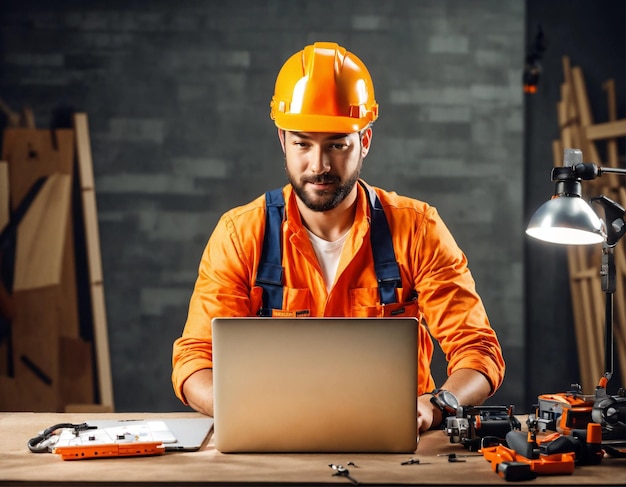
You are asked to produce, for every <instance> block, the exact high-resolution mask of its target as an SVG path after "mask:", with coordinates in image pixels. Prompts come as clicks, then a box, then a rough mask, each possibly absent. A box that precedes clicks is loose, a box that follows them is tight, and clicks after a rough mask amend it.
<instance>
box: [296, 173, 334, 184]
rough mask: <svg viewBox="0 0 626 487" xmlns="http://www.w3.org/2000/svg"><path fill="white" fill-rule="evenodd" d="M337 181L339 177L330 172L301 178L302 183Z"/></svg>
mask: <svg viewBox="0 0 626 487" xmlns="http://www.w3.org/2000/svg"><path fill="white" fill-rule="evenodd" d="M339 181H340V178H339V177H338V176H335V175H332V174H320V175H319V176H311V177H308V178H302V182H303V183H311V184H328V183H337V182H339Z"/></svg>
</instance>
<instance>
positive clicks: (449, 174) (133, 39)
mask: <svg viewBox="0 0 626 487" xmlns="http://www.w3.org/2000/svg"><path fill="white" fill-rule="evenodd" d="M524 30H525V26H524V2H522V1H520V0H504V1H503V0H473V1H467V0H387V1H385V2H380V1H375V0H361V1H353V0H337V1H335V2H332V3H331V2H324V1H320V0H318V1H309V0H299V1H295V0H291V1H290V0H268V1H261V0H257V1H254V0H231V1H228V2H223V1H211V0H206V1H201V0H193V1H181V2H172V1H167V0H153V1H151V2H139V1H116V0H107V1H100V0H92V1H89V2H76V1H71V0H56V1H54V2H43V1H39V2H37V1H31V2H21V1H16V0H10V1H8V2H5V3H4V7H2V10H1V12H0V42H1V47H2V50H1V54H2V59H1V63H2V64H1V66H0V69H1V71H0V96H1V97H2V98H3V99H4V100H5V101H6V102H7V103H9V104H10V105H11V106H12V107H13V108H14V109H19V108H21V107H22V106H24V105H29V106H31V107H32V108H33V109H34V111H35V115H36V118H37V121H38V125H39V126H40V127H45V126H47V125H48V124H49V123H50V120H51V118H53V117H55V116H56V117H60V116H62V115H63V113H65V112H67V111H69V110H76V111H84V112H86V113H87V114H88V116H89V122H90V129H91V138H92V151H93V159H94V172H95V178H96V195H97V203H98V210H99V225H100V235H101V247H102V259H103V267H104V269H103V272H104V279H105V282H104V284H105V294H106V304H107V314H108V322H109V339H110V349H111V364H112V367H113V379H114V394H115V400H116V408H117V409H118V410H119V411H140V410H156V411H159V410H164V411H165V410H176V409H181V408H182V406H181V405H180V404H179V403H178V400H177V399H176V398H175V397H174V395H173V392H172V389H171V383H170V378H169V377H170V371H171V366H170V360H171V344H172V341H173V340H174V339H175V338H176V337H177V336H178V335H179V334H180V332H181V330H182V326H183V324H184V321H185V317H186V310H187V302H188V299H189V296H190V293H191V289H192V286H193V283H194V280H195V277H196V269H197V265H198V261H199V258H200V254H201V252H202V249H203V247H204V245H205V243H206V239H207V238H208V236H209V234H210V232H211V230H212V227H213V225H214V224H215V223H216V221H217V219H218V217H219V216H220V215H221V213H222V212H224V211H225V210H227V209H228V208H230V207H232V206H234V205H237V204H240V203H243V202H246V201H248V200H250V199H252V198H253V197H255V196H257V195H258V194H260V193H262V192H263V191H265V190H266V189H272V188H274V187H277V186H279V185H281V184H283V182H284V181H285V178H284V174H283V168H282V154H281V152H280V148H279V144H278V141H277V139H276V130H275V128H274V126H273V123H272V122H271V120H269V117H268V113H269V100H270V98H271V95H272V92H273V83H274V80H275V76H276V74H277V72H278V70H279V68H280V66H281V65H282V63H283V62H284V61H285V59H286V58H287V57H288V56H289V55H291V54H292V53H293V52H295V51H296V50H299V49H301V48H302V47H303V46H304V45H306V44H309V43H311V42H314V41H317V40H329V41H336V42H338V43H340V44H342V45H344V46H345V47H347V48H348V49H349V50H351V51H354V52H355V53H356V54H357V55H358V56H359V57H361V59H362V60H363V61H364V62H365V63H366V64H367V66H368V67H369V69H370V72H371V74H372V76H373V79H374V83H375V87H376V96H377V100H378V102H379V104H380V107H381V109H380V113H381V116H380V119H379V121H378V122H376V124H375V127H374V140H373V148H372V151H371V152H370V155H369V156H368V158H367V159H366V162H365V167H364V177H365V178H366V179H367V180H368V181H369V182H370V183H372V184H376V185H378V186H381V187H384V188H387V189H394V190H396V191H397V192H399V193H403V194H407V195H410V196H413V197H416V198H419V199H423V200H426V201H428V202H430V203H431V204H433V205H435V206H436V207H437V208H438V209H439V211H440V213H441V214H442V216H443V217H444V219H445V220H446V222H447V223H448V225H449V227H450V228H451V230H452V232H453V233H454V235H455V237H456V239H457V241H458V242H459V244H460V245H461V247H462V248H463V249H464V250H465V252H466V254H467V255H468V258H469V260H470V265H471V268H472V270H473V273H474V276H475V279H476V281H477V285H478V289H479V291H480V292H481V294H482V296H483V299H484V301H485V304H486V307H487V310H488V312H489V315H490V318H491V320H492V323H493V326H494V328H495V329H496V330H497V332H498V334H499V336H500V339H501V341H502V344H503V346H504V350H505V358H506V359H507V361H508V363H509V369H508V375H507V379H506V381H505V384H504V386H503V388H502V389H501V391H500V392H499V393H498V395H497V396H496V397H495V398H494V399H493V400H494V401H495V402H497V403H517V404H521V403H522V394H523V390H522V384H523V380H524V377H523V373H524V350H523V347H524V345H523V338H524V337H523V320H524V299H523V298H524V296H523V282H522V281H523V249H522V241H523V221H522V220H523V216H522V212H523V202H522V198H523V188H522V183H523V181H522V174H521V169H522V152H523V151H522V144H523V113H522V110H523V108H522V101H523V100H522V89H521V68H522V65H523V54H524V53H523V49H524ZM440 361H441V358H440V357H439V358H438V362H440ZM439 367H440V365H439ZM437 374H438V376H439V377H441V376H442V372H441V369H439V370H438V372H437Z"/></svg>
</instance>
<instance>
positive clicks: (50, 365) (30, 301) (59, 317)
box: [0, 128, 93, 411]
mask: <svg viewBox="0 0 626 487" xmlns="http://www.w3.org/2000/svg"><path fill="white" fill-rule="evenodd" d="M74 143H75V142H74V131H73V130H71V129H62V130H54V131H50V130H36V129H18V128H8V129H6V130H5V131H4V134H3V144H2V158H3V159H6V160H7V161H8V163H9V184H10V188H11V191H10V206H11V208H13V209H15V208H17V206H18V205H19V204H20V203H21V202H22V200H23V198H24V196H25V195H26V194H27V193H28V191H29V190H30V189H31V187H32V186H33V184H34V183H35V181H37V180H38V179H40V178H41V177H50V176H52V175H57V176H55V177H53V180H54V179H55V178H56V177H61V179H65V180H69V181H71V178H72V175H73V172H74V162H75V160H74ZM70 186H71V184H70ZM69 195H70V198H71V191H70V192H69ZM57 197H59V196H58V195H54V198H52V195H51V198H52V200H55V199H56V198H57ZM63 197H64V196H61V197H60V198H63ZM51 205H52V206H57V205H59V206H63V204H62V203H59V202H58V201H53V202H51ZM30 212H33V208H32V206H31V207H30V208H29V210H28V212H27V214H28V213H30ZM36 213H40V214H41V213H42V212H38V211H37V210H35V212H34V213H30V214H31V215H33V214H36ZM42 224H43V222H42ZM46 224H47V222H46ZM57 225H58V222H57ZM72 228H73V220H72V215H71V212H68V221H67V224H66V225H65V229H66V230H65V235H64V239H63V240H64V243H63V251H62V254H63V257H62V267H61V279H60V282H59V284H57V285H51V286H46V287H40V288H36V289H28V290H17V291H14V292H13V295H12V298H13V301H14V303H15V309H16V315H15V319H14V320H13V321H12V326H11V330H12V338H13V341H12V343H13V355H14V360H13V364H14V376H13V377H12V378H7V379H10V380H2V381H0V397H2V398H4V397H6V396H7V395H11V397H10V398H7V399H6V401H7V402H9V403H10V404H11V409H13V410H20V411H21V410H30V411H54V410H56V409H57V408H58V407H59V395H58V394H59V385H60V381H59V367H60V362H59V359H60V358H59V347H58V346H56V345H55V344H57V343H58V340H59V337H61V336H63V337H72V338H77V337H78V336H79V333H80V332H79V321H78V297H77V293H76V272H75V259H74V252H73V243H74V242H73V238H72V236H73V231H72ZM61 233H62V232H59V235H60V234H61ZM59 238H60V237H59ZM18 279H19V278H18ZM90 392H93V389H91V391H90ZM0 402H4V401H0Z"/></svg>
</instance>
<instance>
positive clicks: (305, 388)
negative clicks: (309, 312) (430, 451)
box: [212, 318, 418, 452]
mask: <svg viewBox="0 0 626 487" xmlns="http://www.w3.org/2000/svg"><path fill="white" fill-rule="evenodd" d="M212 326H213V381H214V384H213V387H214V401H215V403H214V408H215V411H214V413H215V416H214V420H215V424H214V441H215V446H216V448H217V449H218V450H220V451H222V452H414V451H415V449H416V448H417V327H418V321H417V320H416V319H414V318H293V319H292V318H275V319H273V318H215V319H214V320H213V322H212Z"/></svg>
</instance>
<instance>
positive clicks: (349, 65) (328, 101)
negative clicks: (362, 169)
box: [270, 42, 378, 133]
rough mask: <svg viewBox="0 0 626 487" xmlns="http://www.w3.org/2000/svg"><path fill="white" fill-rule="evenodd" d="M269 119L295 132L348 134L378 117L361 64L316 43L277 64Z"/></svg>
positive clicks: (341, 50) (330, 45)
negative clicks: (278, 68)
mask: <svg viewBox="0 0 626 487" xmlns="http://www.w3.org/2000/svg"><path fill="white" fill-rule="evenodd" d="M270 117H271V118H272V120H274V122H275V123H276V126H277V127H279V128H281V129H283V130H289V131H295V132H334V133H352V132H358V131H359V130H361V129H363V128H365V127H367V126H368V125H369V124H370V123H372V122H373V121H374V120H376V119H377V118H378V104H377V103H376V100H375V99H374V84H373V83H372V78H371V77H370V74H369V71H368V70H367V68H366V67H365V65H364V64H363V62H362V61H361V60H360V59H359V58H358V57H356V56H355V55H354V54H352V53H350V52H347V51H346V50H345V48H343V47H341V46H339V45H338V44H335V43H334V42H316V43H315V44H313V45H310V46H306V47H305V48H304V49H303V50H302V51H300V52H297V53H296V54H294V55H293V56H291V57H290V58H289V59H288V60H287V61H286V62H285V64H284V65H283V67H282V68H281V70H280V72H279V73H278V77H277V78H276V86H275V90H274V96H273V97H272V102H271V103H270Z"/></svg>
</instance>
